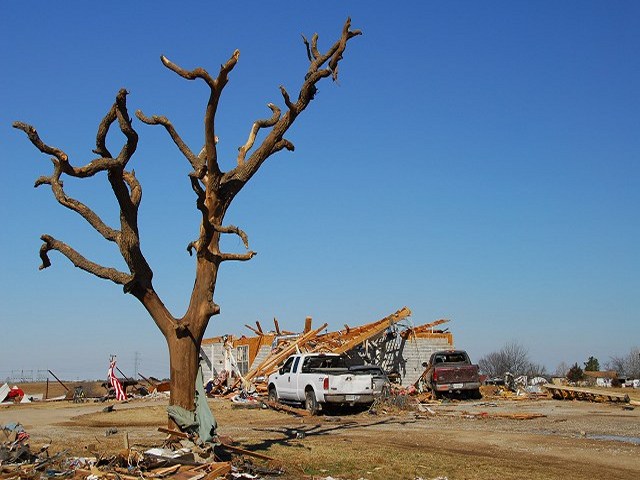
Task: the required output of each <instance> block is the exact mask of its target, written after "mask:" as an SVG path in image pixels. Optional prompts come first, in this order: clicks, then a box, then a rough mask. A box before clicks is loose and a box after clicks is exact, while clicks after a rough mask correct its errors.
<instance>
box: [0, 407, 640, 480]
mask: <svg viewBox="0 0 640 480" xmlns="http://www.w3.org/2000/svg"><path fill="white" fill-rule="evenodd" d="M638 397H639V396H638V395H633V396H632V398H636V399H640V398H638ZM107 404H113V403H112V402H111V403H107ZM107 404H105V403H94V402H87V403H83V404H73V403H70V402H46V403H45V402H39V403H32V404H22V405H11V406H4V405H3V406H0V425H2V424H5V423H8V422H20V423H22V424H23V425H24V427H25V429H26V430H27V431H28V432H29V433H30V435H31V444H32V446H34V447H38V446H40V445H43V444H45V443H49V444H51V450H52V451H54V452H55V451H61V450H68V451H69V452H70V453H73V454H77V455H80V456H88V455H89V453H88V452H89V451H90V450H94V449H96V450H98V451H100V452H115V451H118V450H121V449H122V448H123V441H124V439H123V437H124V434H125V433H126V434H127V435H128V438H129V441H130V445H132V446H133V447H134V448H138V449H141V450H142V449H145V448H148V447H152V446H160V445H161V444H162V442H163V439H164V438H165V436H164V434H161V433H159V432H158V431H157V427H159V426H164V425H165V424H166V410H165V407H166V405H167V400H166V399H155V400H154V399H148V398H147V399H137V400H132V401H130V402H128V403H125V404H118V405H115V408H114V410H115V411H113V412H108V413H107V412H103V411H102V410H103V408H104V407H105V405H107ZM210 405H211V407H212V410H213V412H214V414H215V416H216V418H217V421H218V425H219V428H218V433H219V434H221V435H227V436H230V437H231V438H233V440H234V441H235V442H236V443H237V445H238V446H241V447H242V448H245V449H248V450H253V451H256V452H259V453H262V454H265V455H269V456H271V457H273V458H274V459H275V461H274V462H271V465H270V466H271V467H274V466H282V467H284V469H285V471H286V473H285V474H284V475H283V476H281V477H280V478H286V479H289V478H291V479H293V478H326V477H329V476H331V477H333V478H343V479H352V478H353V479H359V478H366V479H371V480H374V479H389V478H398V479H415V478H423V479H434V478H437V477H446V478H448V479H449V480H453V479H480V480H482V479H492V480H493V479H495V478H501V479H511V478H514V479H515V478H526V479H563V480H566V479H589V480H593V479H599V478H615V479H634V480H636V479H638V478H640V407H632V406H628V405H627V406H626V407H625V406H624V405H622V404H614V403H590V402H584V401H567V400H564V401H563V400H550V399H537V400H517V401H516V400H506V399H499V398H483V399H482V400H464V401H452V402H445V403H441V404H435V403H434V404H429V405H424V406H423V407H422V409H421V410H422V411H419V410H411V411H406V410H399V409H394V408H378V409H377V412H376V413H375V414H372V413H370V412H359V413H352V412H340V413H339V414H333V415H320V416H316V417H302V418H298V417H294V416H291V415H289V414H286V413H281V412H276V411H273V410H267V409H261V408H241V407H236V406H235V405H233V404H232V403H231V402H230V401H229V400H225V399H212V400H210ZM512 414H530V415H528V416H529V417H536V418H530V419H526V420H517V419H514V418H512V417H510V416H509V415H512ZM114 429H115V430H117V433H113V434H110V435H108V436H107V435H106V433H107V431H110V432H113V430H114Z"/></svg>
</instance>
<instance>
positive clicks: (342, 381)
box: [327, 373, 372, 395]
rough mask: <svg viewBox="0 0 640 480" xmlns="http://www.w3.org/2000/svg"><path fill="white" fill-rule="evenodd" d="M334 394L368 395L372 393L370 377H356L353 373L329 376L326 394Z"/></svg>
mask: <svg viewBox="0 0 640 480" xmlns="http://www.w3.org/2000/svg"><path fill="white" fill-rule="evenodd" d="M334 392H339V393H343V394H346V395H354V394H355V395H358V394H364V393H367V394H370V393H371V392H372V385H371V375H356V374H353V373H344V374H341V375H330V376H329V390H328V392H327V393H329V394H331V393H334Z"/></svg>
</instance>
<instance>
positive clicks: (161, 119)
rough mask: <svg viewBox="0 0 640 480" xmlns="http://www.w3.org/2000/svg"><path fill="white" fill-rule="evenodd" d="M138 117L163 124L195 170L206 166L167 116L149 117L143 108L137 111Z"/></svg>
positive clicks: (148, 122)
mask: <svg viewBox="0 0 640 480" xmlns="http://www.w3.org/2000/svg"><path fill="white" fill-rule="evenodd" d="M136 117H138V119H139V120H140V121H141V122H143V123H146V124H147V125H162V126H163V127H164V128H165V129H166V130H167V132H169V135H170V136H171V139H172V140H173V143H175V144H176V146H177V147H178V149H179V150H180V152H182V154H183V155H184V156H185V158H186V159H187V160H188V161H189V163H190V164H191V166H192V167H193V170H194V171H196V172H197V171H199V170H200V169H201V168H202V167H203V166H204V162H203V161H202V160H201V159H200V158H198V156H197V155H195V154H194V153H193V152H192V151H191V149H190V148H189V147H188V146H187V144H186V143H184V141H183V140H182V138H180V135H178V132H177V131H176V129H175V127H174V126H173V124H172V123H171V122H170V121H169V120H168V119H167V117H165V116H158V115H153V116H152V117H147V116H145V114H144V113H142V111H141V110H137V111H136Z"/></svg>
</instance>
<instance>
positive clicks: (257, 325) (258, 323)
mask: <svg viewBox="0 0 640 480" xmlns="http://www.w3.org/2000/svg"><path fill="white" fill-rule="evenodd" d="M256 327H258V332H260V335H264V332H263V331H262V327H261V326H260V322H259V321H258V320H256Z"/></svg>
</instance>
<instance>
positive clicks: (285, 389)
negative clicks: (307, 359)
mask: <svg viewBox="0 0 640 480" xmlns="http://www.w3.org/2000/svg"><path fill="white" fill-rule="evenodd" d="M294 360H295V362H296V366H297V365H298V362H299V361H300V357H299V356H295V357H289V358H287V361H286V362H284V365H283V366H282V367H280V371H279V374H278V377H279V378H278V384H277V385H276V388H277V389H278V396H280V398H284V399H287V400H295V399H296V398H297V397H296V391H295V389H296V381H295V374H293V373H292V369H293V363H294Z"/></svg>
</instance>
